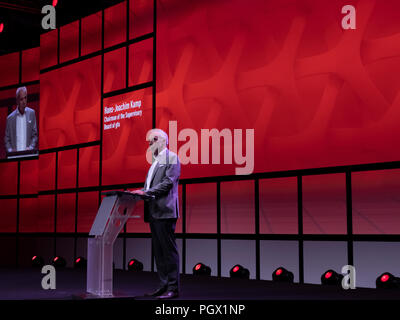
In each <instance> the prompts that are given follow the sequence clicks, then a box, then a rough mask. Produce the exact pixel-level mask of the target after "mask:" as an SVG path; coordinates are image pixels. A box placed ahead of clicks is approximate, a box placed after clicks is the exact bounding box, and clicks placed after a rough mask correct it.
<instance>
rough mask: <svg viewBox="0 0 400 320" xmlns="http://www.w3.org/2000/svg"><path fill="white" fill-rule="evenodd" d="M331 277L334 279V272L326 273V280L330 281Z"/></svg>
mask: <svg viewBox="0 0 400 320" xmlns="http://www.w3.org/2000/svg"><path fill="white" fill-rule="evenodd" d="M330 277H332V272H330V271H328V272H327V273H325V279H329V278H330Z"/></svg>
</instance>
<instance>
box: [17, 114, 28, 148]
mask: <svg viewBox="0 0 400 320" xmlns="http://www.w3.org/2000/svg"><path fill="white" fill-rule="evenodd" d="M16 138H17V151H22V150H26V112H24V114H21V113H20V112H19V109H18V108H17V123H16Z"/></svg>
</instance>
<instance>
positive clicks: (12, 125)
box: [4, 107, 38, 152]
mask: <svg viewBox="0 0 400 320" xmlns="http://www.w3.org/2000/svg"><path fill="white" fill-rule="evenodd" d="M25 113H26V148H27V149H36V148H37V141H38V133H37V126H36V115H35V110H33V109H31V108H29V107H26V108H25ZM4 144H5V147H6V150H7V152H11V150H14V151H16V149H17V109H15V110H14V111H13V112H11V113H10V114H9V116H8V117H7V125H6V134H5V136H4Z"/></svg>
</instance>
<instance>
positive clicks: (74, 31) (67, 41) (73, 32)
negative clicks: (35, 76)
mask: <svg viewBox="0 0 400 320" xmlns="http://www.w3.org/2000/svg"><path fill="white" fill-rule="evenodd" d="M78 56H79V21H75V22H72V23H69V24H67V25H65V26H62V27H61V28H60V63H62V62H65V61H68V60H71V59H75V58H78Z"/></svg>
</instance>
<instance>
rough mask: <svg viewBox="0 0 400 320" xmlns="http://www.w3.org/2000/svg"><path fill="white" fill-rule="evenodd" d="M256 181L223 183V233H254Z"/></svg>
mask: <svg viewBox="0 0 400 320" xmlns="http://www.w3.org/2000/svg"><path fill="white" fill-rule="evenodd" d="M254 199H255V198H254V181H232V182H222V183H221V233H254V232H255V211H254Z"/></svg>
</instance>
